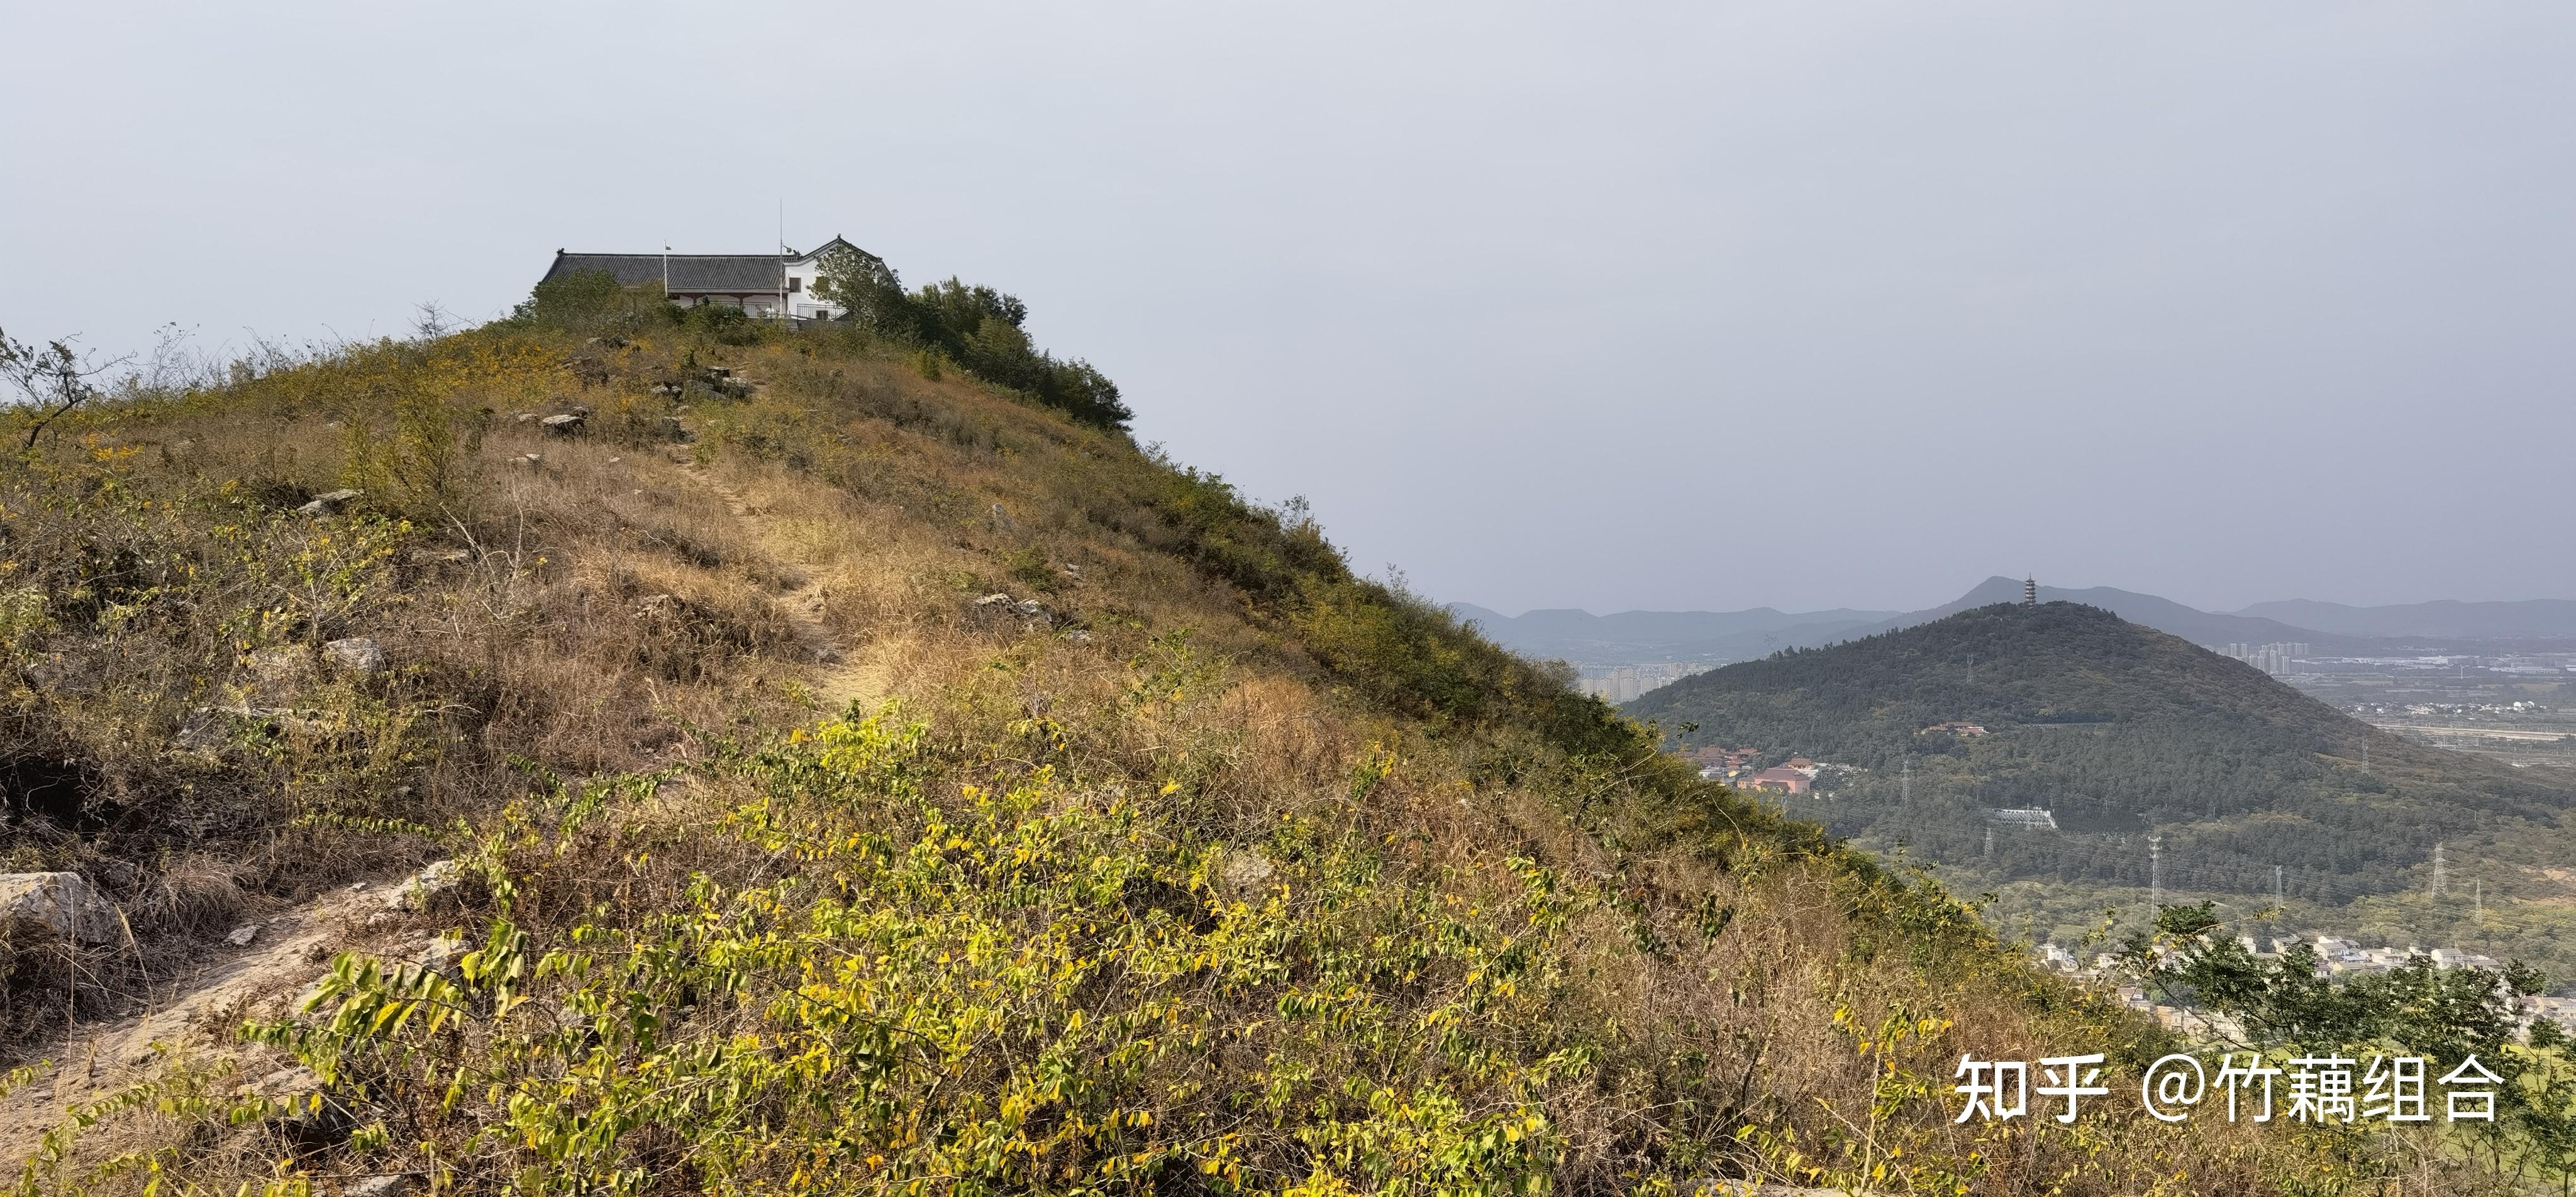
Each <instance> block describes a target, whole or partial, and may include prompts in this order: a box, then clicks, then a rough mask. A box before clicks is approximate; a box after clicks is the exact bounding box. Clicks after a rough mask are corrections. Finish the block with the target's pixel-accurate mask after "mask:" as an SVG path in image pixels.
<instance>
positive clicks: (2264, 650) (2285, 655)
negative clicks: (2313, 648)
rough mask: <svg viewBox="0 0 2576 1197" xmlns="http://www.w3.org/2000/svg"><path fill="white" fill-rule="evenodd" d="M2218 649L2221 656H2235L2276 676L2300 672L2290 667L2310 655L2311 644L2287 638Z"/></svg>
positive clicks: (2231, 645) (2232, 645)
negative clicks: (2270, 642) (2269, 642)
mask: <svg viewBox="0 0 2576 1197" xmlns="http://www.w3.org/2000/svg"><path fill="white" fill-rule="evenodd" d="M2216 651H2217V653H2218V655H2219V656H2222V657H2234V658H2236V659H2237V660H2239V661H2243V662H2245V663H2246V664H2248V665H2251V666H2253V667H2255V668H2256V669H2260V670H2262V671H2263V672H2265V673H2268V674H2271V675H2272V676H2274V677H2279V676H2281V675H2282V674H2285V673H2295V672H2298V671H2297V670H2294V669H2292V668H2290V667H2291V666H2292V665H2294V664H2297V663H2298V662H2300V661H2304V660H2306V659H2307V658H2308V657H2309V655H2310V649H2309V646H2308V645H2307V644H2306V643H2305V642H2299V641H2286V640H2285V641H2279V642H2275V643H2272V644H2258V645H2251V646H2249V645H2246V644H2243V643H2237V644H2230V645H2228V646H2226V647H2225V648H2221V649H2218V650H2216Z"/></svg>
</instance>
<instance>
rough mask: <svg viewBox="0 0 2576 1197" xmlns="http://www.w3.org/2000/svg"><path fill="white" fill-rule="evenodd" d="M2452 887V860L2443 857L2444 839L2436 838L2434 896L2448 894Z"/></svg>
mask: <svg viewBox="0 0 2576 1197" xmlns="http://www.w3.org/2000/svg"><path fill="white" fill-rule="evenodd" d="M2450 889H2451V887H2450V862H2448V861H2446V860H2444V859H2443V858H2442V841H2440V840H2435V841H2433V896H2434V897H2436V898H2439V897H2442V896H2443V895H2445V894H2448V893H2449V892H2450Z"/></svg>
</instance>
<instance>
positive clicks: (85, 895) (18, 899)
mask: <svg viewBox="0 0 2576 1197" xmlns="http://www.w3.org/2000/svg"><path fill="white" fill-rule="evenodd" d="M0 921H10V922H17V921H25V922H30V923H41V924H43V925H44V926H46V927H49V928H51V929H52V930H53V932H54V934H56V935H60V936H62V937H63V938H65V939H68V940H71V941H72V942H74V943H84V944H101V943H113V942H115V941H116V940H118V939H122V938H124V935H125V920H124V919H123V918H120V917H118V915H117V913H116V907H115V906H114V905H113V904H111V903H110V902H109V901H108V900H107V899H106V898H103V897H101V896H99V892H98V891H97V890H96V889H94V888H91V886H90V883H89V879H88V878H86V877H83V876H81V875H80V874H78V873H0Z"/></svg>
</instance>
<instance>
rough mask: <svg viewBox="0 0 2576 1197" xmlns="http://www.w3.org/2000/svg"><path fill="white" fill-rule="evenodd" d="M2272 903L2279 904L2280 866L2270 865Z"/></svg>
mask: <svg viewBox="0 0 2576 1197" xmlns="http://www.w3.org/2000/svg"><path fill="white" fill-rule="evenodd" d="M2272 904H2273V905H2274V906H2278V905H2280V904H2281V866H2279V865H2273V866H2272Z"/></svg>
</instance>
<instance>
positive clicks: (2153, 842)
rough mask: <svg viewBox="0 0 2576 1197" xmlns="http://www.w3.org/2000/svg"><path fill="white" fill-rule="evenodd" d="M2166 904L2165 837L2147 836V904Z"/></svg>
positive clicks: (2153, 905) (2150, 905) (2151, 905)
mask: <svg viewBox="0 0 2576 1197" xmlns="http://www.w3.org/2000/svg"><path fill="white" fill-rule="evenodd" d="M2164 904H2165V837H2163V836H2160V835H2151V836H2148V837H2147V905H2148V906H2149V907H2151V908H2152V907H2158V906H2162V905H2164Z"/></svg>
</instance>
